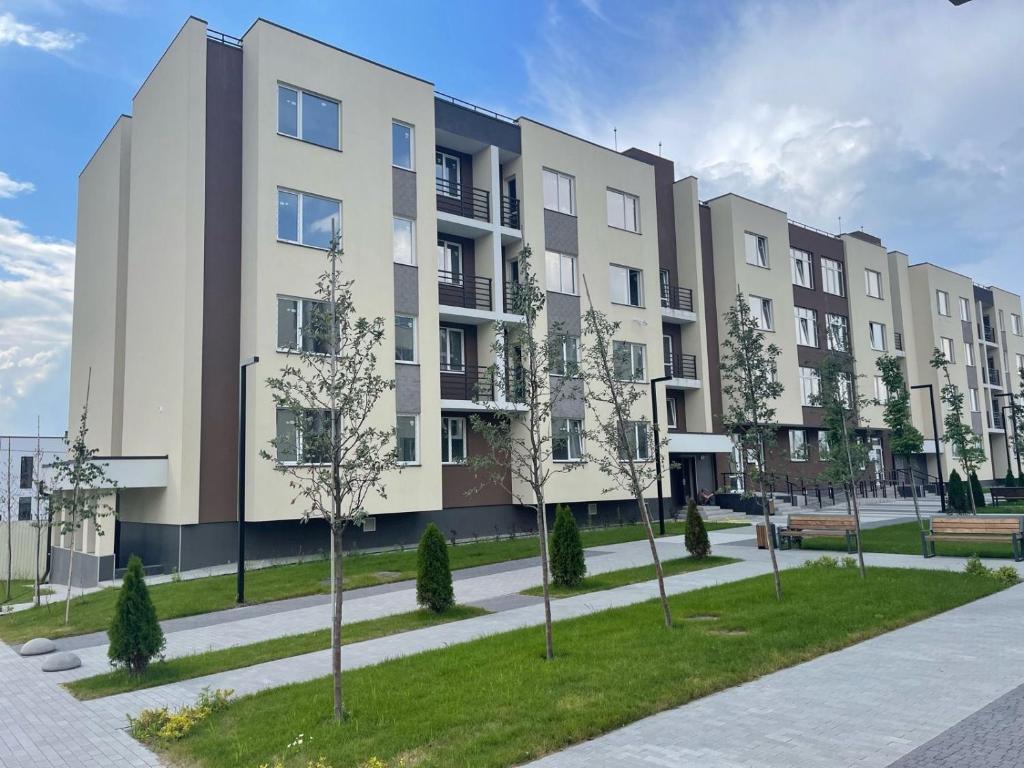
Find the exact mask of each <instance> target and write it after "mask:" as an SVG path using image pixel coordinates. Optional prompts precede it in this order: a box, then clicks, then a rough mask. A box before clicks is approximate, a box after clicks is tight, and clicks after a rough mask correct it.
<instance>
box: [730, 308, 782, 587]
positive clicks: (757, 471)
mask: <svg viewBox="0 0 1024 768" xmlns="http://www.w3.org/2000/svg"><path fill="white" fill-rule="evenodd" d="M725 322H726V332H725V335H724V339H723V340H722V345H721V346H722V349H721V353H722V354H721V371H722V394H723V395H724V396H725V398H724V399H725V403H724V408H725V412H724V413H723V414H722V425H723V427H724V428H725V429H726V430H728V431H729V432H730V433H731V434H732V435H734V436H735V440H736V442H737V443H738V445H739V448H740V451H741V454H742V455H744V456H752V457H754V462H753V464H754V471H753V475H754V477H755V479H757V481H758V483H759V484H760V487H761V511H762V514H763V515H764V526H765V531H766V532H767V534H768V537H767V538H768V553H769V555H770V557H771V561H772V575H773V577H774V580H775V596H776V597H777V598H778V599H779V600H781V599H782V579H781V578H780V577H779V563H778V559H777V558H776V556H775V541H774V538H773V537H772V535H771V514H770V509H769V505H768V484H767V471H766V466H765V464H766V462H765V450H766V446H767V445H769V444H770V443H771V442H772V441H773V440H774V439H775V434H776V432H777V430H778V428H777V426H776V424H775V407H774V406H773V405H772V402H773V401H774V400H776V399H777V398H778V397H779V396H781V395H782V392H783V389H784V388H783V386H782V382H780V381H779V378H778V358H779V354H780V350H779V348H778V347H777V346H775V344H769V343H768V341H767V340H766V339H765V336H764V334H763V333H762V332H761V331H760V329H759V328H758V322H757V319H756V318H755V317H754V315H753V313H752V312H751V311H750V304H749V303H748V302H747V298H746V296H744V295H743V291H737V292H736V302H735V303H734V304H733V305H732V306H731V307H729V309H728V311H727V312H726V313H725Z"/></svg>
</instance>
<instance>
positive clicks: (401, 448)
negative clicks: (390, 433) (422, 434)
mask: <svg viewBox="0 0 1024 768" xmlns="http://www.w3.org/2000/svg"><path fill="white" fill-rule="evenodd" d="M395 438H396V440H397V442H398V460H399V461H400V462H404V463H411V464H414V463H416V461H417V456H418V454H417V451H416V417H415V416H399V417H398V418H397V419H396V422H395Z"/></svg>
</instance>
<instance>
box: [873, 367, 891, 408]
mask: <svg viewBox="0 0 1024 768" xmlns="http://www.w3.org/2000/svg"><path fill="white" fill-rule="evenodd" d="M875 399H876V400H877V401H878V402H879V403H882V404H885V403H887V402H889V390H887V389H886V388H885V379H883V378H882V377H881V376H879V375H878V374H875Z"/></svg>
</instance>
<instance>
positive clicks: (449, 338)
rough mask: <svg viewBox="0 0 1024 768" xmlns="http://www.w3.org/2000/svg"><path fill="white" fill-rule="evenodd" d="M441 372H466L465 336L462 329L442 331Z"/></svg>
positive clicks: (443, 328) (443, 329)
mask: <svg viewBox="0 0 1024 768" xmlns="http://www.w3.org/2000/svg"><path fill="white" fill-rule="evenodd" d="M440 342H441V370H442V371H444V372H445V373H465V372H466V347H465V335H464V334H463V332H462V329H461V328H447V327H444V326H442V327H441V329H440Z"/></svg>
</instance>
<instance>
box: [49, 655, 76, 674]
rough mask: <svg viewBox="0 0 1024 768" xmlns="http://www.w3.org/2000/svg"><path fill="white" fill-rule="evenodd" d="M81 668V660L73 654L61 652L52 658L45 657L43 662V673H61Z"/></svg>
mask: <svg viewBox="0 0 1024 768" xmlns="http://www.w3.org/2000/svg"><path fill="white" fill-rule="evenodd" d="M80 666H82V660H81V659H80V658H78V657H77V656H75V654H73V653H68V652H67V651H62V652H60V653H55V654H53V656H47V657H46V659H45V660H44V661H43V672H63V671H64V670H66V669H78V667H80Z"/></svg>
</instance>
